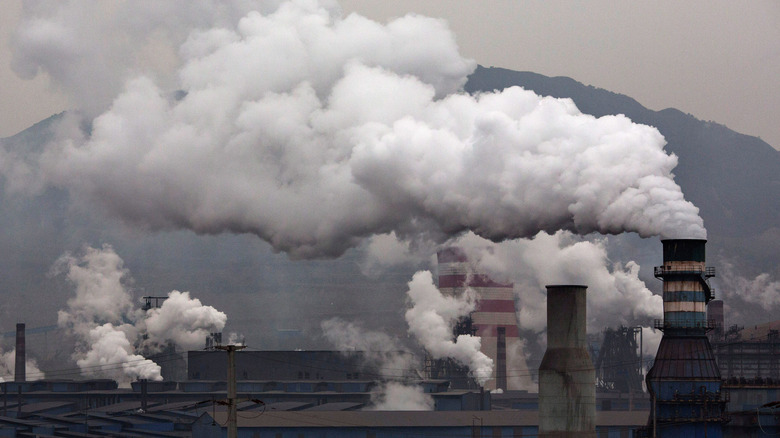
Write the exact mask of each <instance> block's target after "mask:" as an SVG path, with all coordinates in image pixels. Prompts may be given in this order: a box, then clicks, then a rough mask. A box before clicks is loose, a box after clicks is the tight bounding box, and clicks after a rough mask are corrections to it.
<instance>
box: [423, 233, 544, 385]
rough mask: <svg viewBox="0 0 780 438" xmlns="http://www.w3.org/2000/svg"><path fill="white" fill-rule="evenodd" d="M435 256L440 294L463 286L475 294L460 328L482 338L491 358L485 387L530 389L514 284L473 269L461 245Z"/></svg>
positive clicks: (455, 292) (459, 290)
mask: <svg viewBox="0 0 780 438" xmlns="http://www.w3.org/2000/svg"><path fill="white" fill-rule="evenodd" d="M437 257H438V273H439V290H440V291H441V293H442V294H444V295H460V294H462V293H463V291H464V290H465V289H466V288H470V289H472V290H474V292H475V293H476V299H477V306H476V309H475V310H474V312H472V313H471V315H470V317H469V318H468V320H467V321H464V322H462V324H461V327H460V331H461V333H471V334H474V335H476V336H479V337H481V339H482V344H481V351H482V353H484V354H485V355H486V356H488V357H490V358H491V359H493V363H494V365H495V366H494V371H493V377H492V378H491V379H489V380H488V381H487V382H486V383H485V385H484V387H485V389H486V390H495V389H502V390H505V391H506V390H528V389H531V388H533V387H534V384H533V382H532V381H531V373H530V372H529V371H528V366H527V364H526V361H525V356H524V354H523V344H522V342H521V340H520V338H519V333H518V332H519V329H518V323H517V312H516V309H515V294H514V285H513V284H512V283H499V282H496V281H494V280H493V279H491V278H490V277H488V276H487V275H485V274H482V273H479V272H474V269H473V267H472V266H470V265H469V261H468V258H467V257H466V254H465V252H463V250H462V249H460V248H457V247H451V248H447V249H444V250H441V251H439V252H438V254H437ZM456 330H457V329H456ZM451 368H456V367H451ZM441 377H445V376H443V375H442V376H441Z"/></svg>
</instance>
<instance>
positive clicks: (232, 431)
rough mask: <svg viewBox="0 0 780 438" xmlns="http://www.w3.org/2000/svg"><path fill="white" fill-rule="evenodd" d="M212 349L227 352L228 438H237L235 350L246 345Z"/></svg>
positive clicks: (219, 346)
mask: <svg viewBox="0 0 780 438" xmlns="http://www.w3.org/2000/svg"><path fill="white" fill-rule="evenodd" d="M214 348H216V349H218V350H225V351H227V352H228V370H227V378H228V382H227V383H228V387H227V389H228V394H227V396H228V399H227V402H228V418H227V427H228V431H227V432H228V433H227V436H228V438H238V424H237V417H238V415H237V410H236V350H243V349H244V348H246V345H217V346H215V347H214Z"/></svg>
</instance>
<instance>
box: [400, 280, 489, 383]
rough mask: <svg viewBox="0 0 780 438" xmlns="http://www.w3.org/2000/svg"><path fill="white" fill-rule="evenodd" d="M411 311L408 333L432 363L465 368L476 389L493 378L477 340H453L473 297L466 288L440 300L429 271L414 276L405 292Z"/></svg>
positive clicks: (472, 305)
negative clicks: (445, 361) (450, 362)
mask: <svg viewBox="0 0 780 438" xmlns="http://www.w3.org/2000/svg"><path fill="white" fill-rule="evenodd" d="M406 295H407V298H408V301H409V304H410V305H411V307H410V308H409V309H408V310H407V311H406V322H407V323H408V324H409V333H411V334H412V335H413V336H414V337H415V338H416V339H417V341H418V342H420V344H421V345H422V346H423V348H425V351H427V352H428V353H430V354H431V356H433V358H434V359H444V358H452V359H455V360H456V361H458V362H460V363H461V364H463V365H466V366H467V367H468V368H469V373H470V375H471V376H473V377H474V379H475V380H476V381H477V383H479V384H480V386H483V385H484V384H485V382H486V381H487V380H488V379H490V378H491V377H493V376H492V374H493V359H491V358H489V357H488V356H486V355H485V354H484V353H483V352H481V351H480V346H481V342H482V340H481V338H480V337H479V336H472V335H458V336H457V337H456V338H455V339H454V340H453V330H454V327H455V324H456V323H457V321H458V320H459V319H460V318H462V317H465V316H468V315H469V313H471V312H472V311H473V310H474V308H475V306H476V301H475V294H474V291H473V290H472V289H470V288H466V289H465V291H464V292H463V295H461V296H444V295H443V294H442V293H441V292H440V291H439V289H438V288H437V287H436V285H435V284H434V283H433V276H432V275H431V273H430V271H420V272H417V273H416V274H414V277H412V281H410V282H409V290H408V291H407V292H406Z"/></svg>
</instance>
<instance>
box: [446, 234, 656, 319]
mask: <svg viewBox="0 0 780 438" xmlns="http://www.w3.org/2000/svg"><path fill="white" fill-rule="evenodd" d="M606 239H607V238H606V237H604V238H599V239H595V240H594V241H592V242H591V241H587V240H582V239H581V238H578V237H577V236H574V235H572V234H571V233H568V232H557V233H555V234H553V235H550V234H547V233H543V232H542V233H539V234H537V235H536V236H535V237H534V238H533V239H517V240H512V241H506V242H502V243H499V244H493V243H491V242H487V241H485V240H484V239H482V238H480V237H478V236H475V235H473V234H467V235H464V236H463V237H461V238H460V239H458V240H456V241H455V245H457V246H458V247H461V248H463V250H464V251H465V252H466V254H467V256H468V259H469V260H470V261H471V262H472V263H474V264H475V266H476V267H477V268H476V269H478V270H479V271H480V272H485V273H487V274H488V275H489V276H490V277H491V278H494V279H496V280H498V281H503V280H506V281H509V282H513V283H514V284H515V292H516V293H517V297H518V320H519V324H520V327H521V328H522V329H529V330H533V331H535V332H541V331H542V330H544V328H545V326H546V324H547V316H546V315H547V296H546V289H545V286H546V285H549V284H583V285H587V286H588V291H587V295H588V299H587V303H588V309H587V312H588V330H589V331H591V332H597V331H600V330H601V329H602V328H603V326H602V325H601V324H602V322H603V321H610V322H611V324H623V325H634V324H637V323H642V322H645V323H649V322H650V321H651V320H652V319H654V318H660V317H661V315H662V314H663V298H662V297H661V296H659V295H655V294H653V293H652V292H651V291H650V290H649V289H647V287H646V286H645V284H644V282H643V281H642V280H640V279H639V265H637V264H636V263H634V262H633V261H627V262H625V263H621V262H613V261H610V260H609V259H608V257H607V250H606V245H607V241H606Z"/></svg>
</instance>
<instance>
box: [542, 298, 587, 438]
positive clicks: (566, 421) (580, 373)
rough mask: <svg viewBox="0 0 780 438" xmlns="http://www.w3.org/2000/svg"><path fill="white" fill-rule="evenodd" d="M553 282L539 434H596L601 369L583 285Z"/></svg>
mask: <svg viewBox="0 0 780 438" xmlns="http://www.w3.org/2000/svg"><path fill="white" fill-rule="evenodd" d="M546 287H547V351H545V353H544V358H543V359H542V363H541V365H540V366H539V436H540V437H572V438H573V437H587V438H591V437H592V438H595V437H596V371H595V369H594V367H593V362H592V361H591V359H590V354H589V353H588V348H587V338H586V335H587V333H586V321H587V315H586V308H585V291H586V290H587V286H582V285H549V286H546Z"/></svg>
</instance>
